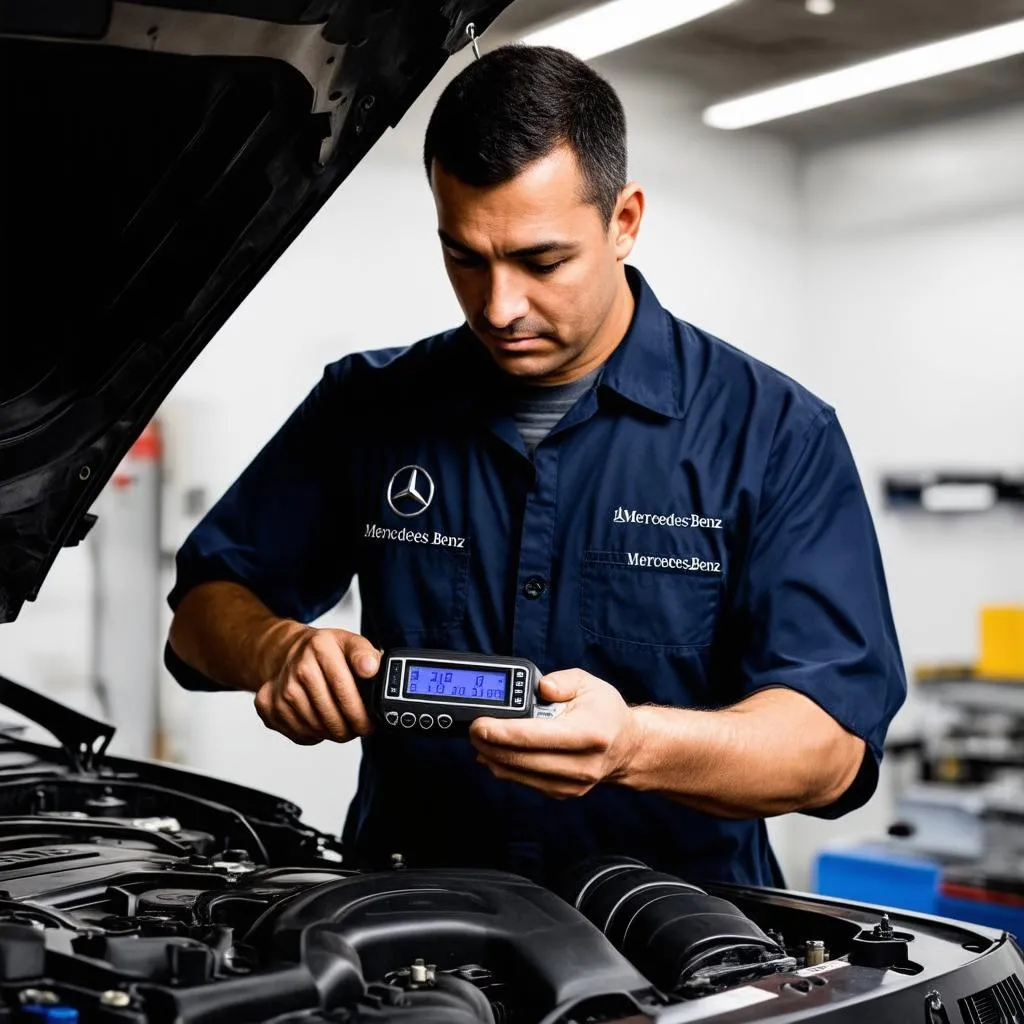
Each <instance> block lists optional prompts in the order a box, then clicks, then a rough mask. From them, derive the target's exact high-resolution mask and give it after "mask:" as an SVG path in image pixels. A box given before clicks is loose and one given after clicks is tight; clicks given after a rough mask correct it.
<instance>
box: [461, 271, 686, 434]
mask: <svg viewBox="0 0 1024 1024" xmlns="http://www.w3.org/2000/svg"><path fill="white" fill-rule="evenodd" d="M626 280H627V281H628V282H629V287H630V289H631V291H632V292H633V303H634V308H633V319H632V320H631V321H630V325H629V329H628V330H627V331H626V335H625V337H624V338H623V339H622V341H620V342H619V344H618V345H617V346H616V348H615V351H614V352H612V354H611V356H609V358H608V361H607V362H606V363H605V365H604V367H603V369H602V371H601V374H600V377H599V378H598V389H599V391H601V390H604V391H611V392H614V393H615V394H616V395H618V396H619V397H621V398H624V399H626V400H627V401H628V402H632V403H633V404H634V405H638V406H640V407H642V408H644V409H649V410H650V411H652V412H655V413H658V414H660V415H662V416H668V417H670V418H673V419H680V418H681V417H682V415H683V409H682V406H683V398H682V389H683V381H682V373H683V366H682V361H681V360H680V359H678V358H677V357H676V355H675V351H674V332H673V331H672V324H671V314H670V313H669V312H668V310H666V309H665V308H664V307H663V306H662V305H661V303H660V302H659V301H658V299H657V297H656V296H655V294H654V292H653V291H652V290H651V287H650V285H649V284H648V283H647V281H646V280H645V279H644V277H643V275H642V274H641V273H640V271H639V270H637V269H636V268H635V267H631V266H628V265H627V266H626ZM455 337H456V352H457V353H458V355H457V357H456V358H457V359H458V360H459V362H460V364H461V367H460V369H461V370H466V369H469V370H470V374H469V376H471V377H472V378H473V379H475V380H476V381H478V382H480V386H477V387H474V388H470V389H468V390H466V389H463V390H462V391H461V399H462V402H463V403H464V404H465V405H466V406H467V407H469V408H481V407H483V408H487V409H490V410H493V409H494V408H495V395H496V394H507V392H506V390H505V384H507V380H506V378H505V377H504V375H503V374H502V373H501V371H500V370H499V369H498V368H497V366H496V365H495V363H494V360H492V359H491V357H490V356H489V355H488V354H487V352H486V350H485V349H484V346H483V345H482V344H481V343H480V341H479V340H478V339H477V338H476V337H475V336H474V334H473V332H472V330H470V328H469V325H468V324H465V323H464V324H462V326H461V327H459V328H458V329H457V330H456V331H455ZM461 376H462V375H461V373H460V379H461ZM456 404H459V403H458V402H456Z"/></svg>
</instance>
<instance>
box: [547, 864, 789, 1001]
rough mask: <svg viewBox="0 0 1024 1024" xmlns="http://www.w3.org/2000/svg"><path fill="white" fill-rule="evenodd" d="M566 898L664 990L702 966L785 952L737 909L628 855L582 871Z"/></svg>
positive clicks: (752, 960) (749, 960)
mask: <svg viewBox="0 0 1024 1024" xmlns="http://www.w3.org/2000/svg"><path fill="white" fill-rule="evenodd" d="M567 897H568V899H569V901H570V902H571V903H572V904H573V905H574V906H575V907H576V909H577V910H579V911H580V913H582V914H583V915H584V916H585V917H586V918H588V920H590V921H591V922H592V923H593V924H595V925H596V926H597V927H598V928H600V929H601V931H602V932H604V934H605V936H606V938H607V939H608V941H609V942H611V943H612V945H613V946H615V948H616V949H618V950H619V952H620V953H622V955H623V956H625V957H626V958H627V959H628V960H629V961H630V962H631V963H632V964H633V966H634V967H636V968H637V970H639V971H640V972H641V973H642V974H644V975H645V976H646V977H647V978H648V979H649V980H650V981H651V982H652V983H653V984H654V985H656V986H657V987H658V988H660V989H662V991H666V992H671V991H673V990H675V989H678V988H679V987H680V986H681V985H682V984H683V983H684V982H686V981H688V980H689V979H690V978H691V977H692V976H693V975H694V974H695V973H696V972H697V971H700V970H702V969H705V968H709V967H715V966H718V965H721V964H736V965H742V964H746V963H749V964H750V966H751V967H755V966H756V965H757V964H759V963H760V962H761V961H762V960H763V959H768V958H775V957H778V956H779V955H781V954H782V950H780V948H779V946H778V945H777V944H776V943H775V942H774V941H773V940H772V939H770V938H768V936H767V935H765V933H764V932H763V931H761V929H760V928H759V927H758V926H757V925H756V924H755V923H754V922H753V921H751V920H750V918H749V917H747V916H746V915H745V914H744V913H743V912H742V911H741V910H740V909H739V908H738V907H736V906H734V905H733V904H732V903H729V902H728V901H727V900H723V899H719V898H718V897H717V896H710V895H709V894H708V893H706V892H705V891H704V890H703V889H699V888H698V887H697V886H695V885H688V884H687V883H686V882H683V881H681V880H680V879H678V878H675V877H673V876H672V875H667V874H663V873H661V872H658V871H653V870H652V869H651V868H649V867H647V865H646V864H642V863H640V861H635V860H631V859H629V858H626V857H622V858H616V859H609V858H602V859H598V860H591V861H588V862H587V863H586V864H584V865H582V866H581V868H580V869H579V870H578V871H577V872H576V873H575V877H574V879H573V881H572V883H571V884H570V891H569V892H568V893H567ZM766 953H767V954H769V957H765V956H764V954H766Z"/></svg>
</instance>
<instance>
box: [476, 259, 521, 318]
mask: <svg viewBox="0 0 1024 1024" xmlns="http://www.w3.org/2000/svg"><path fill="white" fill-rule="evenodd" d="M521 285H522V282H520V281H519V280H518V275H516V274H514V273H510V272H509V271H507V270H503V269H501V268H499V269H497V270H493V271H492V272H491V280H490V286H489V288H488V293H487V302H486V305H485V306H484V316H485V317H486V318H487V322H488V323H490V324H491V325H492V326H493V327H495V328H497V329H498V330H505V329H506V328H507V327H509V326H510V325H511V324H512V323H514V322H515V321H516V320H520V319H522V318H523V317H525V316H526V315H527V313H529V312H530V302H529V299H527V297H526V290H525V289H524V288H523V287H522V286H521Z"/></svg>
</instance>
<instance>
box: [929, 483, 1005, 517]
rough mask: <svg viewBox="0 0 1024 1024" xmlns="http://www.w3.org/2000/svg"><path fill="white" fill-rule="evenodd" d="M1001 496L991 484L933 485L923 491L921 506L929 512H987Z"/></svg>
mask: <svg viewBox="0 0 1024 1024" xmlns="http://www.w3.org/2000/svg"><path fill="white" fill-rule="evenodd" d="M998 498H999V495H998V493H997V491H996V489H995V488H994V487H993V486H992V485H991V484H984V483H978V484H961V483H941V484H932V485H931V486H930V487H925V488H924V489H923V490H922V491H921V506H922V507H923V508H924V509H925V510H926V511H928V512H987V511H988V510H989V509H991V508H994V507H995V504H996V501H997V500H998Z"/></svg>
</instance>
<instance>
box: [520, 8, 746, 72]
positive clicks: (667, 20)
mask: <svg viewBox="0 0 1024 1024" xmlns="http://www.w3.org/2000/svg"><path fill="white" fill-rule="evenodd" d="M735 2H736V0H611V3H604V4H600V5H598V6H597V7H592V8H590V9H589V10H586V11H583V12H582V13H580V14H576V15H573V16H572V17H570V18H565V19H564V20H562V21H558V22H555V23H554V24H553V25H548V26H547V27H545V28H540V29H537V31H535V32H531V33H529V34H528V35H526V36H524V37H523V40H522V41H523V42H524V43H527V44H528V45H530V46H557V47H558V48H559V49H562V50H568V51H569V52H570V53H573V54H575V55H576V56H577V57H579V58H580V60H590V59H591V58H593V57H599V56H600V55H601V54H603V53H610V52H611V51H612V50H620V49H622V48H623V47H625V46H631V45H632V44H633V43H637V42H639V41H640V40H641V39H647V38H648V37H649V36H656V35H658V34H659V33H661V32H667V31H668V30H669V29H672V28H678V27H679V26H680V25H685V24H686V23H687V22H690V21H696V20H697V19H698V18H703V17H704V16H705V15H707V14H711V13H712V12H713V11H717V10H720V9H721V8H723V7H728V6H729V5H730V4H732V3H735Z"/></svg>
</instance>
